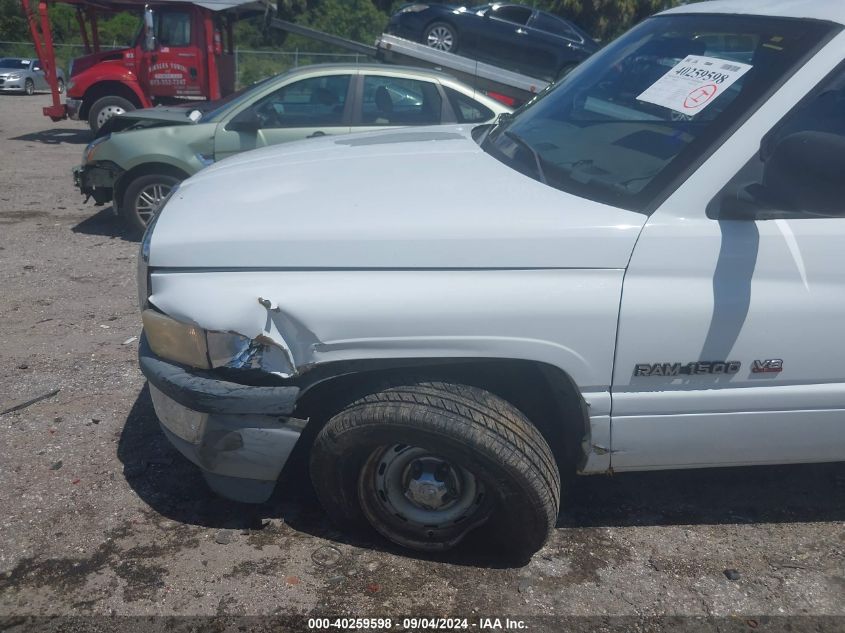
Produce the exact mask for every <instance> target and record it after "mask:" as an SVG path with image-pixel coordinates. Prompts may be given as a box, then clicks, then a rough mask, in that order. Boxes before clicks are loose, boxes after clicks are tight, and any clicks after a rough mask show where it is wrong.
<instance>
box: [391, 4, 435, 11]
mask: <svg viewBox="0 0 845 633" xmlns="http://www.w3.org/2000/svg"><path fill="white" fill-rule="evenodd" d="M426 9H428V5H427V4H411V5H408V6H407V7H403V8H401V9H399V11H397V13H419V12H420V11H425V10H426Z"/></svg>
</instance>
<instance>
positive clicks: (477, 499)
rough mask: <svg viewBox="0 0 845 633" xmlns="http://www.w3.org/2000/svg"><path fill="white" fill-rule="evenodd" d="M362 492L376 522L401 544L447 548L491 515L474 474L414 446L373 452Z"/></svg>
mask: <svg viewBox="0 0 845 633" xmlns="http://www.w3.org/2000/svg"><path fill="white" fill-rule="evenodd" d="M359 495H360V498H361V502H362V509H363V510H364V513H365V514H366V515H367V517H368V518H369V519H370V521H371V523H373V526H374V527H375V528H376V529H377V530H378V531H379V532H381V533H382V534H383V535H384V536H385V537H387V538H388V539H390V540H391V541H393V542H395V543H399V544H400V545H410V546H413V547H430V548H431V549H440V548H442V547H448V546H451V545H454V544H455V543H457V542H458V541H459V540H460V539H461V538H462V537H463V536H464V535H465V534H466V533H467V532H468V531H469V530H471V529H472V528H474V527H476V526H477V525H480V524H481V523H483V522H484V521H485V520H486V519H487V514H486V513H484V512H481V511H480V510H481V509H482V507H483V506H485V504H484V501H485V500H486V495H485V491H484V486H483V484H482V483H481V482H480V481H478V479H477V478H476V476H475V475H474V474H473V473H472V472H470V471H469V470H467V469H466V468H463V467H462V466H461V465H459V464H455V463H452V462H450V461H449V460H448V459H445V458H443V457H442V456H440V455H437V454H435V453H432V452H431V451H429V450H427V449H424V448H419V447H415V446H407V445H404V444H395V445H393V446H388V447H379V448H377V449H376V450H374V451H373V452H372V453H371V455H370V458H369V459H368V461H367V465H366V466H365V468H363V469H362V470H361V476H360V478H359Z"/></svg>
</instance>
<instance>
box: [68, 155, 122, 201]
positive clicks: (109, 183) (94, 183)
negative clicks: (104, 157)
mask: <svg viewBox="0 0 845 633" xmlns="http://www.w3.org/2000/svg"><path fill="white" fill-rule="evenodd" d="M122 174H123V169H121V168H120V167H118V166H117V165H115V164H114V163H112V162H109V161H101V162H98V163H88V164H86V165H82V166H80V167H74V168H73V184H74V186H76V188H77V189H79V191H80V193H81V194H82V195H83V196H90V197H92V198H94V200H95V202H96V203H97V204H105V203H106V202H109V201H111V200H112V199H113V197H114V185H115V183H116V182H117V179H118V178H120V176H121V175H122Z"/></svg>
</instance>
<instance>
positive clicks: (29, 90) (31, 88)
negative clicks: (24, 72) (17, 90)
mask: <svg viewBox="0 0 845 633" xmlns="http://www.w3.org/2000/svg"><path fill="white" fill-rule="evenodd" d="M24 91H25V92H26V94H28V95H30V96H31V95H32V94H33V93H34V92H35V84H34V83H33V82H32V79H27V80H26V81H25V82H24Z"/></svg>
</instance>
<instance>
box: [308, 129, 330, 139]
mask: <svg viewBox="0 0 845 633" xmlns="http://www.w3.org/2000/svg"><path fill="white" fill-rule="evenodd" d="M325 135H326V133H325V132H321V131H320V130H317V131H316V132H314V133H313V134H309V135H308V136H306V137H305V138H320V137H321V136H325Z"/></svg>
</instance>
